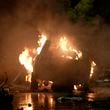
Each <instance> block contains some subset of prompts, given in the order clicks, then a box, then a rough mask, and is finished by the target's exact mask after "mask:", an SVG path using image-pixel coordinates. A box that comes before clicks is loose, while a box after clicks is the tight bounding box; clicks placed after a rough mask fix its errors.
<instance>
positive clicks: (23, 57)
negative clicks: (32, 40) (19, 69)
mask: <svg viewBox="0 0 110 110" xmlns="http://www.w3.org/2000/svg"><path fill="white" fill-rule="evenodd" d="M32 60H33V58H32V57H31V55H30V53H29V49H28V48H26V49H25V50H24V51H23V52H22V53H21V54H20V55H19V61H20V63H21V65H24V67H25V68H26V70H27V72H28V73H32V72H33V66H32V62H33V61H32Z"/></svg>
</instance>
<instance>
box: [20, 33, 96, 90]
mask: <svg viewBox="0 0 110 110" xmlns="http://www.w3.org/2000/svg"><path fill="white" fill-rule="evenodd" d="M38 38H39V40H38V42H37V48H35V49H33V50H32V49H29V48H25V50H24V51H23V52H22V53H21V54H20V56H19V61H20V63H21V64H22V65H24V67H25V69H26V70H27V73H28V75H27V76H26V79H25V80H26V82H30V83H31V89H32V90H33V91H43V90H47V91H72V89H73V83H74V84H79V83H84V82H87V81H88V80H89V79H91V78H92V76H93V73H94V67H95V66H96V64H95V62H94V61H92V60H91V59H90V58H89V56H88V55H87V54H86V53H83V52H82V51H80V50H79V49H77V48H76V47H75V46H74V45H73V42H70V41H69V40H68V38H67V37H66V36H61V37H59V38H58V39H57V40H54V39H50V38H48V37H47V36H46V35H43V34H40V35H39V36H38ZM50 82H51V83H50Z"/></svg>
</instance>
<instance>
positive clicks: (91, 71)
mask: <svg viewBox="0 0 110 110" xmlns="http://www.w3.org/2000/svg"><path fill="white" fill-rule="evenodd" d="M95 66H96V63H95V62H94V61H92V62H91V69H90V75H89V78H90V79H91V78H92V76H93V73H94V69H95Z"/></svg>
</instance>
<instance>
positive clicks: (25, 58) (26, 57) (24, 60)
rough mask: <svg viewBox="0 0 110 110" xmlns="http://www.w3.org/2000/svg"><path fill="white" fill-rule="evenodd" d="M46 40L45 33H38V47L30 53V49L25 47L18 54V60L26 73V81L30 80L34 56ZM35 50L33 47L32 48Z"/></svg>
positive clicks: (38, 52)
mask: <svg viewBox="0 0 110 110" xmlns="http://www.w3.org/2000/svg"><path fill="white" fill-rule="evenodd" d="M46 40H47V37H46V36H45V35H40V36H39V40H38V48H37V49H36V52H35V51H32V54H34V55H31V54H30V50H31V49H28V48H25V50H24V51H23V52H22V53H21V54H20V55H19V62H20V64H21V65H23V66H24V67H25V69H26V70H27V73H29V74H28V75H26V77H25V80H26V81H28V82H31V76H32V72H33V61H34V60H35V57H36V56H37V55H39V54H40V52H41V51H42V48H43V46H44V44H45V42H46ZM33 50H35V49H33Z"/></svg>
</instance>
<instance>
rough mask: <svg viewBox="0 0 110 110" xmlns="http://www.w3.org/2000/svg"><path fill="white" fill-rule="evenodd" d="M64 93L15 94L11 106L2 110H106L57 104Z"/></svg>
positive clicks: (72, 104)
mask: <svg viewBox="0 0 110 110" xmlns="http://www.w3.org/2000/svg"><path fill="white" fill-rule="evenodd" d="M64 95H66V94H65V93H63V94H61V93H17V94H15V96H14V100H13V104H12V105H6V106H4V107H6V108H3V110H108V109H109V108H108V107H104V108H102V107H93V106H91V105H89V104H87V103H83V102H64V103H61V102H57V101H56V98H57V97H59V96H64ZM0 110H2V109H0Z"/></svg>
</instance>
